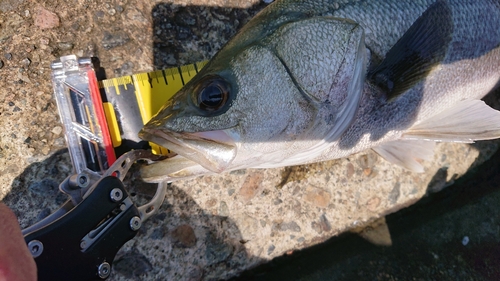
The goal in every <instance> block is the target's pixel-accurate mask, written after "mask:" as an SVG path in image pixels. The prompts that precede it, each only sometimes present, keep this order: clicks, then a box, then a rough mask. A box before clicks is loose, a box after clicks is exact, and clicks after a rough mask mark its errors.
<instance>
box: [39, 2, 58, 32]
mask: <svg viewBox="0 0 500 281" xmlns="http://www.w3.org/2000/svg"><path fill="white" fill-rule="evenodd" d="M59 24H60V23H59V17H58V16H57V15H56V14H55V13H53V12H51V11H49V10H47V9H45V8H43V7H39V8H38V9H37V11H36V13H35V25H36V26H38V27H40V28H41V29H51V28H55V27H58V26H59Z"/></svg>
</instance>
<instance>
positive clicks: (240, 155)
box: [139, 19, 366, 173]
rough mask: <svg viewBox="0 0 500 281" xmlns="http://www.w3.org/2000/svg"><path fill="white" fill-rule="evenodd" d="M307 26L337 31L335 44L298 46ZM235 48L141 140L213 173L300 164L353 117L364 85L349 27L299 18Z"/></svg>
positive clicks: (356, 32) (361, 60) (355, 36)
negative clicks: (164, 148)
mask: <svg viewBox="0 0 500 281" xmlns="http://www.w3.org/2000/svg"><path fill="white" fill-rule="evenodd" d="M308 25H309V28H314V29H317V28H320V30H322V29H324V25H326V26H328V28H329V30H331V32H336V38H338V40H337V41H334V42H333V43H332V44H334V45H335V46H333V47H332V46H329V47H327V48H325V47H322V46H321V45H322V44H324V43H325V42H323V41H325V40H327V39H328V38H326V37H325V38H326V39H323V41H321V42H311V41H309V42H308V41H307V40H304V41H297V40H296V38H298V37H304V38H305V37H309V34H307V33H308V29H309V28H305V29H304V28H303V27H304V26H308ZM323 35H324V34H323ZM239 36H244V34H243V35H242V34H239ZM237 37H238V36H237ZM235 40H236V41H237V40H238V38H236V39H235ZM328 40H330V39H328ZM242 41H244V42H245V44H244V45H238V44H235V43H234V42H233V43H231V42H230V43H229V44H228V45H226V47H225V48H223V49H222V50H221V51H220V52H219V53H218V54H217V55H216V56H215V57H214V58H213V59H212V60H211V61H210V62H209V63H208V64H207V65H206V66H205V67H204V68H203V69H202V70H201V71H200V72H199V73H198V74H197V75H196V76H195V77H194V78H193V79H192V80H191V81H190V82H188V83H187V84H186V85H185V87H184V88H183V89H181V90H180V91H179V92H178V93H177V94H175V95H174V96H173V97H172V99H171V100H169V101H168V102H167V103H166V104H165V105H164V106H163V107H162V109H161V110H160V111H159V112H158V113H157V115H156V116H154V117H153V118H152V119H151V121H149V122H148V123H147V124H146V125H145V126H144V128H143V129H142V131H141V132H140V134H139V135H140V137H141V138H143V139H145V140H148V141H152V142H154V143H157V144H159V145H162V146H164V147H167V148H169V149H171V150H172V151H174V152H176V153H177V154H179V155H181V156H183V157H185V158H187V159H189V160H191V161H194V162H196V163H198V164H199V165H201V166H202V167H203V168H205V169H207V170H208V171H212V172H216V173H220V172H222V171H228V170H234V169H241V168H248V167H278V166H286V165H293V164H300V163H304V162H307V160H308V159H307V158H308V157H309V158H310V157H311V156H313V157H314V156H318V154H319V153H320V152H321V151H322V150H324V149H325V148H326V147H327V146H328V145H329V144H330V142H331V141H333V140H335V139H336V138H338V137H339V136H340V134H341V133H342V132H343V131H344V130H345V129H346V128H347V126H348V125H349V124H350V122H351V120H352V119H353V117H354V113H355V111H356V108H357V105H358V101H359V99H360V96H361V85H362V84H363V81H364V80H363V79H364V73H365V72H364V71H365V67H366V60H365V59H366V56H365V51H364V50H365V48H364V42H363V31H362V30H360V28H359V26H358V25H356V24H355V23H352V22H349V21H345V20H337V19H327V22H324V21H323V20H322V19H319V20H313V21H311V20H301V21H296V22H292V23H287V24H284V25H282V26H280V27H278V28H277V29H276V30H275V32H271V33H269V34H267V35H266V36H264V37H259V38H257V39H256V40H254V41H251V40H248V38H246V37H245V40H242ZM249 42H250V43H249ZM299 43H300V44H302V45H301V46H297V44H299ZM293 44H295V46H294V45H293ZM361 45H362V46H361ZM315 46H316V47H317V48H319V49H317V50H315V49H314V47H315ZM360 46H361V47H360ZM297 48H302V50H303V49H304V48H305V49H306V52H305V53H304V52H303V53H301V52H297V51H296V50H297ZM308 48H309V49H308ZM324 50H326V51H327V52H329V53H328V54H323V53H324ZM294 52H295V53H294ZM304 56H313V57H312V59H313V60H316V63H315V62H314V61H313V60H310V61H307V60H305V59H304ZM314 56H316V58H315V57H314ZM330 57H335V59H334V60H335V61H334V62H331V65H329V64H330V62H327V61H324V60H325V59H329V58H330ZM318 59H319V60H320V61H319V63H318V61H317V60H318ZM321 60H323V61H321ZM321 64H324V65H325V66H326V67H327V69H321V68H322V67H323V68H324V67H325V66H321ZM325 73H326V75H325ZM320 76H321V77H320ZM335 123H338V124H335Z"/></svg>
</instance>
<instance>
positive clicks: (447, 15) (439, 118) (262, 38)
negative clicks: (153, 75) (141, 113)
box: [139, 0, 500, 181]
mask: <svg viewBox="0 0 500 281" xmlns="http://www.w3.org/2000/svg"><path fill="white" fill-rule="evenodd" d="M499 82H500V1H499V0H418V1H415V0H384V1H382V0H362V1H357V0H337V1H327V0H281V1H276V2H274V3H273V4H271V5H269V6H268V7H267V8H265V9H264V10H263V11H261V12H260V13H259V14H258V15H257V16H256V17H255V18H253V19H252V20H251V21H250V22H249V23H248V24H247V25H245V26H244V27H243V28H242V29H241V30H240V31H239V33H238V34H237V35H236V36H235V37H234V38H233V39H232V40H230V41H229V42H228V43H227V44H226V45H225V46H224V47H223V48H222V49H221V50H220V51H219V52H218V53H217V54H216V55H215V57H214V58H213V59H212V60H211V61H210V62H209V63H208V64H207V65H206V66H205V67H204V68H203V69H202V70H201V71H200V73H199V74H197V75H196V76H195V77H194V78H193V79H192V80H191V81H190V82H189V83H188V84H186V86H185V87H184V88H183V89H182V90H180V91H179V92H178V93H177V94H176V95H175V96H174V97H173V98H172V99H171V100H170V101H168V102H167V103H166V104H165V105H164V106H163V108H162V109H161V110H160V111H159V112H158V114H157V115H156V116H154V117H153V118H152V120H151V121H150V122H149V123H147V124H146V125H145V126H144V128H143V129H142V131H141V132H140V134H139V135H140V137H141V138H143V139H145V140H148V141H152V142H154V143H157V144H159V145H162V146H164V147H167V148H169V149H171V150H173V151H174V152H175V153H177V154H178V156H176V157H173V158H171V159H167V160H164V161H163V162H158V163H156V164H153V165H150V166H147V167H145V168H144V169H143V177H144V178H145V180H148V181H164V180H169V181H173V180H176V179H181V178H186V177H193V176H197V175H202V174H207V173H221V172H226V171H231V170H236V169H242V168H271V167H282V166H289V165H299V164H306V163H312V162H319V161H326V160H331V159H336V158H342V157H346V156H348V155H351V154H353V153H357V152H360V151H363V150H365V149H373V150H375V151H376V152H377V153H378V154H379V155H381V156H382V157H383V158H385V159H386V160H388V161H390V162H392V163H396V164H399V165H402V166H403V167H405V168H407V169H410V170H412V171H416V172H422V171H423V167H422V165H421V164H420V162H419V161H418V160H419V159H424V160H425V159H428V158H429V157H430V156H432V153H433V145H434V142H436V141H438V142H441V141H444V142H466V143H470V142H474V141H475V140H485V139H493V138H498V137H500V112H498V111H496V110H494V109H492V108H490V107H489V106H487V105H486V104H485V103H484V102H482V101H480V100H479V99H481V98H482V97H483V96H485V95H486V94H488V93H489V92H490V91H492V90H493V89H494V88H495V87H496V86H497V85H498V84H500V83H499Z"/></svg>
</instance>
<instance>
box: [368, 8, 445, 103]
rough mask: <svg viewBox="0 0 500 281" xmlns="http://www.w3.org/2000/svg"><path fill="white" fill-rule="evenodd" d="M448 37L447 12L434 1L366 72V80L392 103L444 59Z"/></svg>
mask: <svg viewBox="0 0 500 281" xmlns="http://www.w3.org/2000/svg"><path fill="white" fill-rule="evenodd" d="M452 34H453V19H452V14H451V10H450V8H449V7H448V5H447V4H446V3H445V1H437V2H436V3H434V4H433V5H431V6H430V7H429V9H427V11H425V12H424V13H423V14H422V15H421V16H420V17H419V18H418V19H417V20H416V21H415V23H413V25H412V26H411V27H410V29H408V31H407V32H406V33H405V34H404V35H403V37H401V39H399V41H398V42H397V43H396V44H395V45H394V46H393V47H392V48H391V50H389V52H388V53H387V54H386V56H385V59H384V60H383V61H382V63H381V64H380V65H379V66H378V67H376V68H375V69H374V70H372V71H370V74H369V77H370V79H372V80H373V81H374V83H375V84H377V85H379V86H380V87H381V88H383V89H384V90H386V92H387V99H388V100H394V99H395V98H396V97H398V96H399V95H401V94H402V93H404V92H405V91H406V90H408V89H410V88H411V87H412V86H413V85H415V84H416V83H418V82H419V81H421V80H423V79H424V78H425V77H426V76H427V74H428V73H429V72H430V71H431V70H432V68H433V67H434V66H436V65H437V64H439V63H440V62H441V61H442V60H443V59H444V57H445V55H446V50H447V48H448V46H449V42H450V41H451V38H452Z"/></svg>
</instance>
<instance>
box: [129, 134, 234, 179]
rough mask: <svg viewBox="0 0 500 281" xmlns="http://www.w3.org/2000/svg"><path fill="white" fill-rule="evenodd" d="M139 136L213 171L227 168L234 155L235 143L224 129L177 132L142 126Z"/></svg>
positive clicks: (216, 171)
mask: <svg viewBox="0 0 500 281" xmlns="http://www.w3.org/2000/svg"><path fill="white" fill-rule="evenodd" d="M139 137H140V138H141V139H143V140H147V141H150V142H153V143H156V144H158V145H161V146H163V147H166V148H168V149H170V150H172V151H173V152H175V153H177V154H179V155H181V156H184V157H185V158H187V159H189V160H191V161H193V162H196V163H198V164H200V165H201V166H202V167H203V168H205V169H207V170H209V171H212V172H215V173H221V172H223V171H225V170H227V169H228V167H229V165H230V164H231V162H232V161H233V160H234V158H235V157H236V143H235V141H234V139H233V138H232V137H230V136H229V134H228V133H227V132H226V131H225V130H216V131H207V132H197V133H185V132H184V133H178V132H172V131H168V130H164V129H154V128H147V127H144V128H143V129H142V130H141V131H140V132H139Z"/></svg>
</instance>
